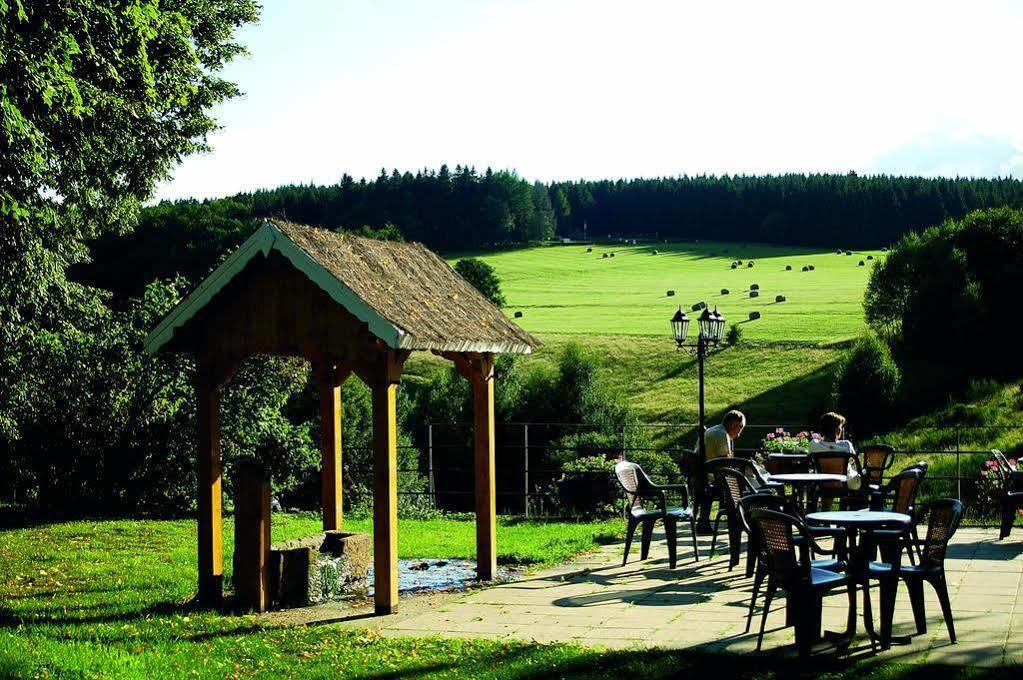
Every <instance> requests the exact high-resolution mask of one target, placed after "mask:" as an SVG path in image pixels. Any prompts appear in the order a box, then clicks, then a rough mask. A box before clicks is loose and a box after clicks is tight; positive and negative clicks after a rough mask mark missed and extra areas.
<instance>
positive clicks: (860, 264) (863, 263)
mask: <svg viewBox="0 0 1023 680" xmlns="http://www.w3.org/2000/svg"><path fill="white" fill-rule="evenodd" d="M866 264H867V263H866V262H864V261H863V260H860V263H859V264H858V265H856V266H857V267H863V266H865V265H866Z"/></svg>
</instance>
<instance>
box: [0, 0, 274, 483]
mask: <svg viewBox="0 0 1023 680" xmlns="http://www.w3.org/2000/svg"><path fill="white" fill-rule="evenodd" d="M256 16H257V6H256V4H255V3H254V2H252V1H251V0H160V1H159V2H157V1H156V0H141V1H140V2H135V3H131V4H129V5H124V6H118V7H110V6H108V5H107V4H104V3H95V2H91V1H89V0H67V1H65V2H59V3H56V2H30V3H26V2H23V1H22V0H0V220H2V222H3V230H2V232H0V345H2V346H3V348H4V351H3V353H2V355H0V451H7V455H8V456H10V457H11V458H12V459H17V458H19V457H21V458H22V459H24V458H25V456H31V457H33V459H44V458H45V457H46V456H45V455H44V454H42V453H41V450H43V449H44V448H45V447H43V446H42V445H41V444H40V442H38V441H31V444H30V445H27V444H24V442H25V441H26V440H28V439H29V435H30V434H31V435H33V436H35V435H38V436H40V437H43V439H44V440H45V441H46V442H48V443H47V444H46V446H51V445H52V451H47V453H59V451H60V450H64V451H66V452H67V453H65V455H66V456H71V453H72V452H74V451H75V450H76V447H84V448H86V449H91V450H96V449H95V448H93V447H98V448H103V447H104V446H106V445H107V444H106V443H103V442H100V441H99V440H98V439H97V437H100V435H99V434H97V433H96V432H95V430H94V427H93V426H95V425H96V421H97V420H98V421H102V422H104V423H109V422H110V421H111V419H113V420H115V421H116V420H118V419H119V418H121V415H118V414H120V413H122V411H121V409H124V410H123V413H125V414H128V415H127V416H125V417H126V418H127V420H126V421H125V422H126V423H128V422H131V420H132V418H131V416H130V414H131V413H133V409H132V407H131V405H130V403H129V401H130V399H128V400H125V401H124V402H122V401H121V400H120V398H119V397H118V396H117V393H116V391H115V393H114V394H113V395H111V397H110V398H111V399H112V400H113V401H112V402H111V403H107V404H101V403H99V402H101V401H104V400H107V398H108V397H107V395H108V390H109V389H110V388H111V384H112V385H113V386H115V387H116V388H117V389H121V388H122V387H124V386H127V385H128V382H129V380H127V378H134V377H137V376H135V375H133V374H132V373H131V372H130V371H129V370H128V369H127V368H126V369H125V372H124V373H123V374H120V375H110V372H111V371H114V372H116V370H117V367H118V366H119V364H117V363H111V362H112V361H122V360H124V359H125V357H124V356H123V353H122V352H121V350H120V349H119V348H123V347H124V346H125V344H124V342H122V339H119V337H118V335H117V334H118V333H120V332H121V331H122V330H123V328H124V326H123V325H121V322H120V321H119V320H118V319H117V318H112V317H111V313H110V312H109V310H106V309H105V307H104V305H103V302H102V299H101V297H100V295H99V294H98V292H97V291H96V290H94V289H91V288H89V287H87V286H84V285H81V284H80V283H77V282H75V281H73V280H71V279H69V278H68V276H67V270H68V268H69V267H70V266H71V265H73V264H75V263H77V262H80V261H82V260H83V259H85V258H86V255H87V253H86V249H85V246H84V243H85V241H86V240H87V239H91V238H93V237H95V236H97V235H100V234H102V233H105V232H108V231H124V230H127V229H129V228H130V227H131V226H132V224H133V222H134V221H135V219H136V217H137V215H138V211H139V207H140V204H141V202H142V201H143V200H145V199H146V198H147V197H148V196H149V195H150V193H151V191H152V188H153V186H154V184H155V183H156V181H157V180H159V179H161V178H163V177H166V176H167V174H168V172H169V171H170V169H171V168H172V167H173V166H174V164H175V163H177V162H178V161H179V160H180V159H181V158H182V157H183V156H185V155H187V154H190V153H193V152H195V151H199V150H202V149H203V148H205V137H206V134H207V133H209V132H210V131H212V130H213V129H214V128H215V122H214V120H213V119H212V118H211V117H210V110H211V109H212V107H213V106H215V105H216V104H218V103H219V102H221V101H224V100H225V99H227V98H229V97H232V96H234V95H235V94H237V89H236V88H235V86H234V85H232V84H231V83H229V82H227V81H225V80H223V79H221V78H219V77H218V76H217V73H218V72H219V71H220V69H221V68H222V67H223V66H224V64H225V63H227V62H228V61H229V60H231V59H232V58H234V57H235V56H236V55H238V54H239V53H240V52H241V51H242V47H241V46H240V45H239V44H238V43H236V42H235V41H234V39H233V35H234V32H235V30H236V29H237V28H238V27H240V26H242V25H244V24H246V23H249V22H252V21H254V20H255V19H256ZM111 355H113V356H111ZM131 387H132V388H134V387H137V386H131ZM129 391H130V390H129ZM99 395H103V398H102V399H100V398H99ZM137 418H138V417H137V416H136V418H135V420H137ZM57 423H60V426H57V427H55V424H57ZM54 430H66V432H67V433H66V434H65V435H61V436H62V437H63V439H64V441H63V442H58V441H57V440H56V439H55V437H56V436H57V435H56V433H55V432H54ZM112 431H113V430H112V429H110V428H104V427H100V432H102V433H107V434H109V433H110V432H112ZM73 462H75V464H78V463H79V462H81V464H83V465H84V464H86V462H87V459H82V461H78V459H75V461H73ZM0 464H2V461H0ZM39 465H42V464H39ZM48 465H49V464H48ZM50 470H52V471H57V470H58V468H57V467H56V466H51V467H50V468H49V469H48V470H43V469H40V470H38V474H40V475H48V474H49V471H50ZM61 472H62V473H64V474H68V475H73V474H74V468H73V467H72V468H71V469H70V470H68V469H65V470H61ZM84 472H85V473H86V474H85V477H86V478H88V477H89V474H88V472H87V471H84ZM111 493H113V491H111Z"/></svg>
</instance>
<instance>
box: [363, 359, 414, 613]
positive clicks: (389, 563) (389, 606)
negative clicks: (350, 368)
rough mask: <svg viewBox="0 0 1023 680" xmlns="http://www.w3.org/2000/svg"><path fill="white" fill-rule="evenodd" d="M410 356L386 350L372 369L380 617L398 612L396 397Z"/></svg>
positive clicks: (375, 551)
mask: <svg viewBox="0 0 1023 680" xmlns="http://www.w3.org/2000/svg"><path fill="white" fill-rule="evenodd" d="M407 356H408V355H407V354H406V353H404V352H397V351H395V350H390V349H388V350H383V351H382V352H381V354H380V359H379V361H378V362H377V364H376V365H375V366H374V367H373V368H372V369H371V370H372V373H373V375H372V378H373V381H372V384H371V385H370V386H371V388H372V390H373V580H374V581H373V589H374V593H373V599H374V604H375V607H376V613H377V614H393V613H394V612H396V611H397V609H398V427H397V409H396V396H397V389H398V380H399V378H400V377H401V367H402V364H403V363H404V361H405V358H406V357H407Z"/></svg>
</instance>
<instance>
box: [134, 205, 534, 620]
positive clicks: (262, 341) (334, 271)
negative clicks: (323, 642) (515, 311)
mask: <svg viewBox="0 0 1023 680" xmlns="http://www.w3.org/2000/svg"><path fill="white" fill-rule="evenodd" d="M537 344H538V343H537V342H536V340H534V339H533V338H532V337H531V336H530V335H529V334H528V333H526V332H525V331H524V330H522V329H521V328H519V327H518V326H517V325H515V324H514V323H512V322H511V321H510V320H509V319H508V318H507V317H505V315H504V314H503V313H501V311H500V310H499V309H497V308H496V307H495V306H494V305H492V304H491V303H490V302H489V301H488V300H487V299H486V298H484V297H483V296H482V295H481V294H480V293H479V292H478V291H477V290H476V289H475V288H473V287H472V286H471V285H469V284H468V283H467V282H466V281H465V280H464V279H462V278H461V277H460V276H458V274H456V273H455V272H454V271H453V270H452V269H451V267H449V266H448V265H447V263H445V262H444V261H443V260H442V259H440V258H439V257H438V256H437V255H435V254H434V253H432V252H431V251H430V250H428V249H427V248H425V247H424V246H422V245H420V244H418V243H396V242H389V241H377V240H374V239H367V238H359V237H355V236H350V235H342V234H337V233H335V232H332V231H326V230H323V229H315V228H311V227H305V226H300V225H296V224H291V223H287V222H283V221H279V220H274V221H267V222H265V223H264V224H263V225H262V226H261V227H260V228H259V229H258V230H257V231H256V232H255V233H254V234H253V235H252V236H251V237H250V238H249V239H248V240H246V241H245V242H244V243H243V244H242V245H241V246H239V247H238V249H237V250H236V251H234V252H233V253H232V254H231V255H230V257H228V258H227V259H226V260H225V261H224V263H223V264H221V265H220V266H219V267H217V268H216V269H215V270H214V271H213V272H212V273H211V274H210V275H209V276H208V277H207V278H206V279H205V280H204V281H203V282H202V283H201V284H199V285H198V286H197V287H196V288H195V289H194V290H193V291H192V292H191V293H190V294H189V295H188V296H187V297H186V298H185V299H184V300H183V301H182V302H181V303H180V304H178V305H177V306H176V307H175V308H174V309H173V310H171V312H170V313H169V314H168V315H167V316H166V317H165V318H164V319H163V320H162V321H161V322H160V324H159V325H158V326H157V327H156V328H155V329H154V330H153V331H152V333H150V335H149V337H148V338H147V339H146V351H148V352H157V351H164V352H189V353H192V354H194V355H195V357H196V365H197V367H198V370H197V376H196V402H197V407H198V426H199V437H198V444H199V446H198V466H197V473H198V474H197V476H198V490H199V498H198V512H199V600H200V601H201V602H204V603H216V602H218V601H219V600H220V598H221V596H222V593H223V583H222V580H223V557H222V551H221V465H220V442H219V428H218V416H219V394H218V393H219V390H220V388H221V387H222V386H223V385H224V384H225V383H226V382H227V381H228V380H229V379H230V377H231V375H232V374H233V372H234V370H235V368H236V367H237V366H238V364H239V362H241V361H242V360H244V359H245V358H246V357H250V356H253V355H257V354H274V355H287V356H299V357H303V358H305V359H307V360H308V361H309V362H311V363H312V365H313V366H314V369H315V371H316V375H317V376H318V379H319V383H320V385H321V393H320V400H321V401H320V404H321V407H320V426H321V433H322V479H323V487H322V506H323V527H324V529H325V530H326V529H340V528H341V520H342V516H341V515H342V510H341V388H342V385H343V384H344V382H345V380H346V379H347V378H348V377H349V376H350V375H352V374H353V373H354V374H355V375H356V376H358V377H359V378H361V379H362V380H363V381H364V382H365V383H366V384H367V385H368V386H369V387H370V389H371V390H372V394H373V396H372V404H373V551H374V556H373V560H374V575H375V576H374V578H375V583H374V585H375V604H376V611H377V612H378V613H391V612H393V611H395V608H396V606H397V602H398V577H397V565H398V552H397V542H398V541H397V529H398V527H397V460H396V459H397V430H396V423H395V394H396V387H397V384H398V381H399V379H400V376H401V371H402V365H403V364H404V362H405V360H406V358H407V357H408V356H409V354H410V353H411V352H412V351H414V350H426V351H431V352H433V353H435V354H438V355H440V356H443V357H445V358H447V359H450V360H451V361H453V362H454V363H455V366H456V367H457V368H458V370H459V371H460V372H461V373H462V375H464V376H465V377H466V378H467V379H468V380H469V381H470V383H471V384H472V389H473V396H474V405H475V406H474V408H475V418H474V422H475V446H474V449H475V496H476V503H475V507H476V559H477V569H478V576H479V577H480V578H481V579H490V578H492V577H493V575H494V573H495V571H496V568H497V548H496V543H495V524H496V517H495V500H494V354H495V353H501V352H514V353H529V352H530V351H531V350H532V349H533V348H534V347H536V346H537Z"/></svg>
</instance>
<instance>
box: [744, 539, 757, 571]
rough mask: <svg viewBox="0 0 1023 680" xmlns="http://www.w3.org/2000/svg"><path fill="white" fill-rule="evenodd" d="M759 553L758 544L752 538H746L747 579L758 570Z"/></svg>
mask: <svg viewBox="0 0 1023 680" xmlns="http://www.w3.org/2000/svg"><path fill="white" fill-rule="evenodd" d="M757 551H758V548H757V546H756V542H755V541H754V540H753V537H752V536H747V537H746V578H749V577H750V576H753V572H754V571H756V568H757Z"/></svg>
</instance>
